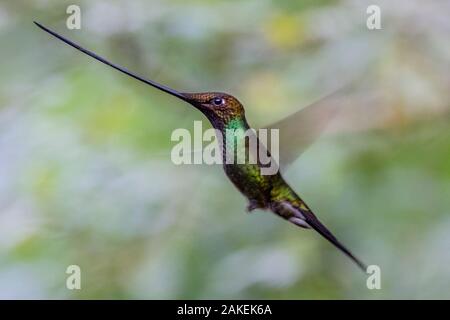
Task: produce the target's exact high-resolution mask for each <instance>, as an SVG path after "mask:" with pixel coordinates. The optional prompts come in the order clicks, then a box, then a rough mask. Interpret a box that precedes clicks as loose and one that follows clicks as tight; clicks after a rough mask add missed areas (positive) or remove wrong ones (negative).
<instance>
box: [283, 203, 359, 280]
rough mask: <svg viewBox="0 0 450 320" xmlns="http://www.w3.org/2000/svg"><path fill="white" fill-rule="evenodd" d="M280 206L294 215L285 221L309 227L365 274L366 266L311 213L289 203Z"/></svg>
mask: <svg viewBox="0 0 450 320" xmlns="http://www.w3.org/2000/svg"><path fill="white" fill-rule="evenodd" d="M282 206H283V207H284V208H283V209H284V210H289V211H290V212H291V213H293V214H294V215H293V216H291V217H289V218H286V219H287V220H289V221H290V222H292V223H293V224H295V225H297V226H299V227H302V228H308V227H310V228H312V229H314V230H316V231H317V232H318V233H319V234H320V235H321V236H322V237H324V238H325V239H327V240H328V241H329V242H331V243H332V244H333V245H334V246H335V247H336V248H338V249H339V250H341V251H342V252H343V253H344V254H345V255H347V256H348V257H349V258H350V259H352V260H353V261H354V262H355V263H356V264H357V265H358V266H359V267H360V268H361V269H362V270H363V272H366V270H367V266H366V265H365V264H364V263H363V262H362V261H361V260H360V259H358V258H357V257H355V255H354V254H353V253H352V252H351V251H350V250H348V249H347V248H346V247H345V246H344V245H343V244H342V243H341V242H340V241H339V240H338V239H336V237H335V236H334V235H333V234H332V233H331V231H330V230H328V229H327V227H325V226H324V225H323V224H322V223H321V222H320V221H319V219H317V217H316V216H315V215H314V214H313V213H312V212H311V211H307V210H302V209H300V208H298V207H296V206H293V205H292V204H290V203H284V204H282ZM282 216H283V217H286V215H285V214H283V215H282Z"/></svg>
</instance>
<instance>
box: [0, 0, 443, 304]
mask: <svg viewBox="0 0 450 320" xmlns="http://www.w3.org/2000/svg"><path fill="white" fill-rule="evenodd" d="M69 4H78V5H80V7H81V9H82V29H81V30H73V31H70V30H67V29H66V28H65V19H66V17H67V15H66V13H65V11H66V7H67V6H68V5H69ZM369 4H379V5H380V7H381V9H382V26H383V27H382V30H375V31H369V30H367V28H366V25H365V22H366V20H365V19H366V16H367V15H366V8H367V6H368V5H369ZM449 9H450V8H449V5H448V3H446V2H445V1H435V2H430V3H428V2H424V1H418V0H415V1H406V0H404V1H395V2H392V1H351V0H348V1H297V0H284V1H275V0H272V1H269V0H262V1H261V0H250V1H210V0H208V1H206V0H196V1H181V0H172V1H162V0H160V1H144V0H139V1H132V2H131V1H130V2H128V1H99V0H94V1H9V2H2V3H1V4H0V43H2V45H1V48H0V54H1V59H0V70H1V72H0V84H1V85H0V297H2V298H193V299H195V298H274V299H278V298H286V299H306V298H308V299H314V298H331V299H334V298H367V299H377V298H450V268H448V265H449V263H450V251H449V248H450V236H449V232H448V230H449V228H450V215H449V214H450V126H449V121H448V120H449V116H448V111H449V107H450V106H449V92H448V88H449V84H450V78H449V73H448V70H449V60H450V43H449V40H448V39H449V38H448V34H449V30H450V20H449V19H448V16H447V15H448V12H450V11H449ZM33 20H38V21H40V22H42V23H44V24H45V25H47V26H49V27H51V28H53V29H55V30H58V32H61V33H63V34H65V35H66V36H69V37H70V38H72V39H74V40H76V41H78V42H79V43H81V44H83V45H84V46H86V47H88V48H90V49H92V50H95V51H96V52H98V53H100V54H102V55H103V56H105V57H108V58H109V59H110V60H112V61H115V62H117V63H120V64H122V65H125V66H127V67H128V68H129V69H131V70H135V71H137V72H138V73H140V74H142V75H145V76H147V77H150V78H152V79H155V80H157V81H160V82H162V83H164V84H167V85H170V86H172V87H174V88H177V89H179V90H181V91H192V92H193V91H212V90H220V91H225V92H229V93H231V94H233V95H235V96H237V97H239V99H240V100H241V101H242V102H243V103H244V104H245V106H246V109H247V117H248V119H249V121H250V123H252V124H254V125H255V126H263V125H265V124H268V123H270V122H273V121H276V120H278V119H280V118H282V117H284V116H286V115H288V114H289V113H292V112H294V111H296V110H298V109H300V108H301V107H303V106H305V105H307V104H309V103H311V102H312V101H314V100H315V99H317V98H320V97H321V96H323V95H324V94H327V93H328V92H329V91H330V90H331V89H332V88H335V87H338V86H339V84H340V83H341V82H342V79H343V78H344V76H345V74H346V73H349V72H355V73H358V72H363V73H364V74H363V76H362V78H364V84H365V89H366V91H364V92H367V89H369V91H370V92H372V91H376V92H377V93H378V94H379V95H381V96H382V98H381V100H377V104H369V103H367V105H366V104H364V103H363V104H362V105H360V106H356V107H359V108H356V110H357V113H356V116H355V114H353V115H352V116H353V118H351V121H348V122H347V123H344V124H343V125H341V130H338V133H334V134H328V135H325V136H324V137H322V138H320V139H319V140H317V141H316V142H315V143H314V144H313V145H312V147H311V148H309V149H308V150H307V152H305V153H304V154H303V155H302V157H301V158H299V159H298V161H296V162H295V163H294V165H293V166H292V168H291V169H290V170H289V172H288V175H287V179H288V181H289V183H290V184H291V185H292V186H293V187H294V189H296V190H297V191H298V192H299V194H300V195H302V197H303V198H304V199H305V200H306V202H307V203H309V205H310V206H311V207H312V208H313V209H314V210H315V212H316V213H317V215H318V216H319V217H321V219H322V220H323V222H324V223H325V224H326V225H328V226H329V227H330V229H331V230H333V231H334V232H335V234H336V235H337V236H338V237H339V238H341V239H342V241H343V242H344V243H346V244H347V245H348V246H349V247H350V248H351V249H352V250H353V251H355V252H356V253H357V254H358V255H359V256H361V257H362V258H363V259H364V260H365V261H367V262H368V263H369V264H377V265H379V266H380V267H381V270H382V289H381V290H378V291H377V290H372V291H371V290H368V289H367V288H366V277H365V276H364V275H363V274H361V273H360V272H359V271H358V270H357V268H356V267H355V266H353V265H352V264H351V262H349V261H348V260H347V259H346V258H345V257H344V256H343V255H342V254H340V253H339V252H338V251H336V250H335V248H333V247H332V246H330V245H329V244H328V243H327V242H326V241H324V240H323V239H321V238H320V237H319V236H317V235H316V234H314V233H313V232H305V231H304V230H300V229H298V228H295V227H293V226H292V225H289V224H287V223H286V222H284V221H282V220H281V219H278V218H276V217H275V216H273V215H271V214H270V213H268V212H255V213H254V214H251V215H247V214H245V213H244V208H245V205H246V203H245V199H244V198H243V197H242V196H241V195H240V194H239V193H238V192H237V191H236V190H235V189H234V188H233V186H232V185H231V183H229V182H228V181H227V180H226V178H225V176H224V174H223V172H222V170H221V168H220V166H203V165H201V166H175V165H174V164H172V162H171V161H170V149H171V147H172V146H173V143H172V142H171V141H170V135H171V132H172V131H173V130H174V129H175V128H188V129H192V128H193V121H194V120H203V121H204V127H206V126H208V124H207V123H206V121H205V119H204V118H203V117H202V116H201V115H200V114H199V113H198V112H197V111H196V110H193V109H192V108H189V107H188V106H187V105H186V104H184V103H182V102H180V101H177V100H176V99H174V98H172V97H168V96H166V95H164V94H163V93H160V92H157V91H156V90H154V89H152V88H149V87H147V86H145V85H143V84H141V83H138V82H136V81H135V80H133V79H130V78H127V77H125V76H123V75H121V74H118V73H117V72H114V71H112V70H111V69H108V68H107V67H105V66H103V65H100V64H99V63H97V62H94V61H92V60H91V59H89V58H87V57H85V56H83V55H81V54H79V53H78V52H75V51H74V50H73V49H71V48H68V47H67V46H65V45H63V44H62V43H59V42H57V41H56V40H55V39H52V38H50V37H49V36H48V35H46V34H44V33H43V32H42V31H41V30H39V29H38V28H36V27H35V26H34V25H33V24H32V21H33ZM364 92H363V93H364ZM364 97H365V96H364V94H363V100H362V101H364ZM364 108H366V109H364ZM342 126H343V127H344V130H342ZM71 264H77V265H79V266H80V267H81V269H82V290H79V291H69V290H67V289H66V287H65V281H66V277H67V275H66V274H65V270H66V268H67V266H68V265H71Z"/></svg>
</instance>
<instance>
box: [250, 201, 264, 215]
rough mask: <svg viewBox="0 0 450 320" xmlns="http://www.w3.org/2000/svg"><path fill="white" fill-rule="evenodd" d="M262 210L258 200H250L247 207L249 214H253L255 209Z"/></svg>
mask: <svg viewBox="0 0 450 320" xmlns="http://www.w3.org/2000/svg"><path fill="white" fill-rule="evenodd" d="M260 208H262V207H261V205H260V204H259V203H258V201H256V200H250V201H249V203H248V205H247V213H252V211H253V210H255V209H260Z"/></svg>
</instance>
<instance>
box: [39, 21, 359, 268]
mask: <svg viewBox="0 0 450 320" xmlns="http://www.w3.org/2000/svg"><path fill="white" fill-rule="evenodd" d="M36 24H37V25H38V26H39V27H40V28H42V29H43V30H45V31H46V32H48V33H50V34H52V35H53V36H55V37H57V38H58V39H60V40H62V41H64V42H65V43H67V44H69V45H71V46H72V47H74V48H76V49H78V50H80V51H82V52H84V53H85V54H87V55H89V56H91V57H93V58H95V59H97V60H99V61H101V62H102V63H105V64H107V65H109V66H111V67H113V68H115V69H116V70H119V71H121V72H123V73H125V74H127V75H129V76H131V77H133V78H135V79H138V80H140V81H143V82H145V83H147V84H149V85H151V86H153V87H155V88H157V89H159V90H161V91H164V92H166V93H168V94H170V95H172V96H175V97H177V98H179V99H181V100H183V101H185V102H188V103H189V104H191V105H192V106H194V107H195V108H196V109H198V110H199V111H201V112H202V113H203V114H204V115H205V116H206V117H207V118H208V120H209V121H210V122H211V124H212V126H213V127H214V128H215V129H216V130H218V131H219V132H220V133H222V139H217V140H218V141H219V143H220V144H221V150H222V159H223V167H224V171H225V173H226V175H227V176H228V178H229V179H230V180H231V182H232V183H233V184H234V185H235V186H236V188H237V189H238V190H239V191H240V192H241V193H242V194H243V195H244V196H245V197H246V198H247V199H248V207H247V209H248V211H252V210H254V209H263V210H270V211H272V212H273V213H275V214H277V215H278V216H280V217H282V218H284V219H286V220H288V221H289V222H291V223H293V224H295V225H297V226H300V227H303V228H312V229H314V230H316V231H317V232H318V233H320V234H321V235H322V236H323V237H325V238H326V239H327V240H329V241H330V242H331V243H333V244H334V245H335V246H336V247H337V248H339V249H340V250H341V251H343V252H344V253H345V254H346V255H347V256H349V257H350V258H351V259H352V260H353V261H355V262H356V263H357V264H358V266H359V267H361V268H362V269H363V270H365V269H366V267H365V265H364V264H363V263H362V262H361V261H360V260H359V259H357V258H356V257H355V256H354V255H353V254H352V253H351V252H350V251H349V250H348V249H346V248H345V247H344V246H343V245H342V244H341V243H340V242H339V241H338V240H337V239H336V238H335V237H334V236H333V234H332V233H331V232H330V231H329V230H328V229H327V228H326V227H325V226H324V225H323V224H322V223H321V222H320V221H319V220H318V219H317V217H316V216H315V215H314V214H313V212H312V211H311V210H310V208H309V207H308V206H307V205H306V204H305V202H303V200H302V199H301V198H300V197H299V196H298V195H297V194H296V193H295V191H294V190H293V189H292V188H291V187H290V186H289V185H288V184H287V183H286V181H285V180H284V179H283V177H282V175H281V173H280V172H279V170H276V171H275V172H274V173H273V174H263V173H262V168H263V167H264V166H265V164H263V163H266V162H262V161H260V158H259V155H260V153H259V152H258V151H257V150H259V148H264V152H266V154H267V155H268V156H269V157H270V153H269V152H267V151H266V150H265V146H263V145H262V144H261V143H259V140H258V137H253V138H254V139H255V140H256V141H257V143H256V145H257V146H258V147H257V149H256V151H255V150H254V149H253V148H249V143H248V136H245V135H244V134H239V133H244V132H249V131H248V130H249V129H250V126H249V125H248V123H247V120H246V118H245V111H244V107H243V106H242V104H241V103H240V102H239V101H238V100H237V99H236V98H234V97H233V96H231V95H229V94H226V93H221V92H206V93H181V92H178V91H176V90H173V89H171V88H169V87H166V86H163V85H161V84H159V83H156V82H154V81H152V80H148V79H145V78H142V77H140V76H138V75H136V74H134V73H132V72H130V71H128V70H127V69H125V68H123V67H120V66H118V65H115V64H113V63H111V62H109V61H107V60H105V59H104V58H102V57H100V56H98V55H96V54H95V53H93V52H91V51H88V50H86V49H84V48H82V47H80V46H79V45H77V44H75V43H74V42H72V41H70V40H68V39H66V38H64V37H62V36H60V35H59V34H57V33H55V32H53V31H51V30H49V29H47V28H46V27H44V26H42V25H40V24H38V23H36ZM227 131H234V132H237V133H238V134H234V135H233V138H232V139H228V138H227ZM250 134H251V135H252V134H254V133H251V132H250ZM246 155H249V158H250V157H252V156H253V157H255V158H256V161H254V162H250V161H245V162H244V163H240V162H239V161H232V162H230V161H228V160H229V159H230V158H232V159H237V158H239V157H240V156H241V157H242V156H243V158H244V159H245V158H246ZM272 161H274V159H272Z"/></svg>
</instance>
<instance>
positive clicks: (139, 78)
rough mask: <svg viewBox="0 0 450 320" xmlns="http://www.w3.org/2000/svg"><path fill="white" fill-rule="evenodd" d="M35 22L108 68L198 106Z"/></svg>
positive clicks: (174, 91) (163, 86) (169, 89)
mask: <svg viewBox="0 0 450 320" xmlns="http://www.w3.org/2000/svg"><path fill="white" fill-rule="evenodd" d="M33 22H34V23H35V24H36V25H37V26H38V27H39V28H41V29H42V30H44V31H46V32H48V33H50V34H51V35H52V36H54V37H56V38H58V39H59V40H61V41H63V42H65V43H67V44H68V45H69V46H72V47H74V48H75V49H78V50H80V51H81V52H83V53H84V54H87V55H88V56H90V57H92V58H94V59H96V60H98V61H100V62H102V63H104V64H106V65H108V66H110V67H112V68H114V69H116V70H118V71H120V72H123V73H125V74H127V75H129V76H130V77H133V78H135V79H137V80H139V81H142V82H144V83H146V84H148V85H151V86H152V87H154V88H156V89H159V90H161V91H164V92H166V93H168V94H170V95H172V96H175V97H177V98H179V99H181V100H183V101H186V102H188V103H190V104H192V105H194V106H196V105H195V104H194V101H192V100H190V99H188V98H187V97H186V96H185V95H184V94H182V93H181V92H178V91H176V90H174V89H172V88H169V87H167V86H165V85H162V84H159V83H157V82H155V81H153V80H149V79H146V78H144V77H141V76H139V75H137V74H135V73H134V72H131V71H130V70H128V69H126V68H124V67H121V66H119V65H117V64H114V63H112V62H109V61H108V60H106V59H105V58H102V57H100V56H99V55H97V54H95V53H94V52H92V51H89V50H87V49H85V48H83V47H81V46H80V45H78V44H76V43H75V42H72V41H70V40H69V39H67V38H65V37H63V36H61V35H59V34H57V33H56V32H54V31H52V30H50V29H48V28H46V27H44V26H43V25H42V24H40V23H38V22H36V21H33Z"/></svg>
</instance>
